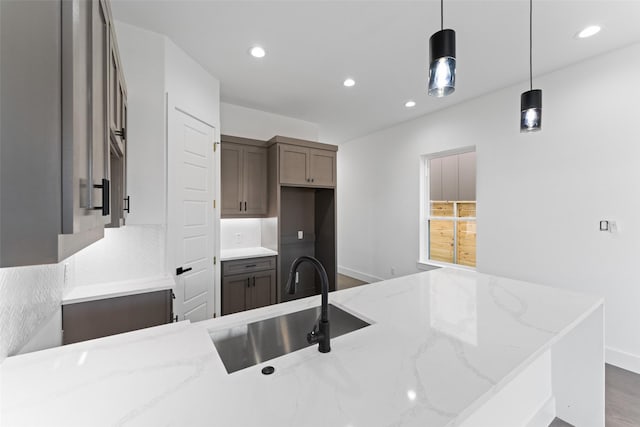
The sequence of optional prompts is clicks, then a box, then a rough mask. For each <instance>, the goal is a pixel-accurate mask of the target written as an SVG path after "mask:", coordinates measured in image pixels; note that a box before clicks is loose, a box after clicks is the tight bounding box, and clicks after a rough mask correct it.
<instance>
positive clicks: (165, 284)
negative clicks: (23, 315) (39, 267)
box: [62, 276, 175, 305]
mask: <svg viewBox="0 0 640 427" xmlns="http://www.w3.org/2000/svg"><path fill="white" fill-rule="evenodd" d="M174 288H175V281H174V280H173V278H172V277H171V276H161V277H152V278H148V279H136V280H123V281H119V282H109V283H99V284H95V285H83V286H76V287H75V288H73V289H72V290H71V292H69V293H68V294H67V295H65V296H64V297H63V298H62V305H67V304H75V303H78V302H85V301H94V300H100V299H106V298H115V297H122V296H126V295H136V294H143V293H146V292H155V291H163V290H166V289H174Z"/></svg>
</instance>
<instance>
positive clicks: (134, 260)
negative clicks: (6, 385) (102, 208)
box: [0, 225, 165, 362]
mask: <svg viewBox="0 0 640 427" xmlns="http://www.w3.org/2000/svg"><path fill="white" fill-rule="evenodd" d="M164 274H165V227H164V226H161V225H129V226H126V227H123V228H118V229H106V230H105V236H104V238H103V239H102V240H99V241H98V242H96V243H94V244H92V245H91V246H88V247H86V248H84V249H83V250H81V251H80V252H78V253H76V254H75V255H73V256H71V257H69V258H67V259H66V260H64V261H62V262H60V263H58V264H49V265H36V266H29V267H15V268H2V269H0V362H1V361H2V360H4V359H5V358H6V357H7V356H11V355H14V354H17V353H19V352H20V350H21V348H22V347H23V346H24V345H25V344H27V343H29V346H31V345H32V343H30V340H31V339H32V338H33V337H34V336H35V335H37V334H38V332H39V331H40V330H42V329H43V328H46V330H45V331H43V333H45V332H46V333H49V330H52V331H53V330H55V329H58V330H60V329H61V325H59V326H57V327H56V325H55V324H54V323H55V322H58V323H59V322H60V320H59V316H60V303H61V301H62V298H63V296H64V295H65V294H66V293H68V292H69V291H71V289H73V287H74V286H84V285H92V284H98V283H105V282H115V281H120V280H130V279H138V278H148V277H158V276H161V275H164ZM55 316H58V319H57V320H56V318H55ZM44 340H45V341H46V342H48V343H51V342H55V340H56V337H55V336H52V337H44ZM49 346H50V345H49ZM36 347H38V345H36ZM40 348H42V347H40Z"/></svg>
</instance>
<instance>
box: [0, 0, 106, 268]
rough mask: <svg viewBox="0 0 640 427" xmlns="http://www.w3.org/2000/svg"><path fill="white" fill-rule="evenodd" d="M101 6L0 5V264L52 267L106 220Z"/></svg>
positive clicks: (99, 231) (100, 230) (79, 1)
mask: <svg viewBox="0 0 640 427" xmlns="http://www.w3.org/2000/svg"><path fill="white" fill-rule="evenodd" d="M111 22H112V20H111V14H110V10H109V4H108V3H107V2H105V1H101V0H93V1H84V0H69V1H54V0H51V1H40V2H29V1H26V2H25V1H16V2H4V1H0V54H1V58H0V67H1V69H0V90H1V92H2V99H1V101H0V102H1V105H0V114H1V116H0V121H1V122H2V126H1V128H0V140H1V144H0V150H1V152H0V162H1V164H0V198H1V200H0V267H12V266H21V265H36V264H48V263H56V262H59V261H61V260H63V259H64V258H66V257H68V256H70V255H72V254H73V253H75V252H77V251H78V250H80V249H82V248H84V247H85V246H88V245H89V244H91V243H93V242H95V241H96V240H98V239H100V238H102V236H103V235H104V226H105V224H106V223H109V221H110V220H111V217H110V213H111V196H112V195H111V193H110V191H109V190H110V178H111V177H110V156H109V137H108V135H109V133H108V132H109V128H108V122H109V116H108V114H107V113H108V111H109V110H108V109H109V107H110V104H109V95H108V93H109V92H108V91H109V87H108V84H109V76H110V69H109V60H110V58H109V57H110V51H111V49H112V46H115V41H114V40H112V37H111V36H110V35H111V34H112V33H111Z"/></svg>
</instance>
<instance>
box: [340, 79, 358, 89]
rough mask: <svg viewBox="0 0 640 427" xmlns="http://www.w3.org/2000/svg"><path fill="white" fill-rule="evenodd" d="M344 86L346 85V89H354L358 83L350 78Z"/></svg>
mask: <svg viewBox="0 0 640 427" xmlns="http://www.w3.org/2000/svg"><path fill="white" fill-rule="evenodd" d="M342 84H343V85H345V86H346V87H353V86H355V85H356V81H355V80H353V79H351V78H349V79H346V80H345V81H344V82H343V83H342Z"/></svg>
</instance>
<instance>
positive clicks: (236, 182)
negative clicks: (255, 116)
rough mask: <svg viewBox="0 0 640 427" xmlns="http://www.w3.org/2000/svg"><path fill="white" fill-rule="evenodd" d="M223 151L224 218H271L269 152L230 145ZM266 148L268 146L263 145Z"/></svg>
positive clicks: (224, 142) (257, 147)
mask: <svg viewBox="0 0 640 427" xmlns="http://www.w3.org/2000/svg"><path fill="white" fill-rule="evenodd" d="M225 138H226V137H223V141H222V148H221V150H220V151H221V157H220V162H221V187H222V201H221V205H222V208H221V214H222V216H223V217H226V218H230V217H244V216H248V217H260V216H264V215H266V214H267V207H268V206H267V149H266V148H265V147H259V146H254V145H245V144H236V143H232V142H226V141H225ZM263 144H264V143H263Z"/></svg>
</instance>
